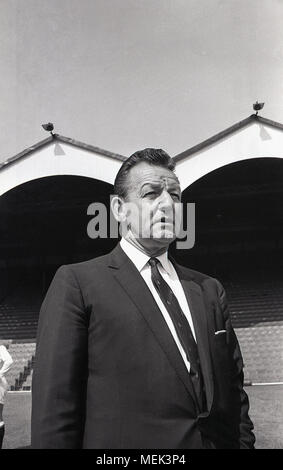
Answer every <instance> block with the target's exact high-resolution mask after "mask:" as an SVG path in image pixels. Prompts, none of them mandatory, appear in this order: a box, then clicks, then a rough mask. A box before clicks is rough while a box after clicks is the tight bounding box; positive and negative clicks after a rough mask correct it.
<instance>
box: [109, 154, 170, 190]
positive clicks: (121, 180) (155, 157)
mask: <svg viewBox="0 0 283 470" xmlns="http://www.w3.org/2000/svg"><path fill="white" fill-rule="evenodd" d="M142 162H145V163H148V164H149V165H153V166H161V167H163V168H167V169H168V170H171V171H174V170H175V162H174V160H173V158H171V157H170V155H168V153H166V152H165V151H164V150H162V149H153V148H146V149H144V150H138V151H137V152H135V153H133V154H132V155H131V156H130V157H129V158H127V160H126V161H125V162H124V163H123V164H122V166H121V168H120V170H119V171H118V173H117V175H116V178H115V182H114V193H115V194H116V195H117V196H119V197H122V198H123V199H126V197H127V194H128V190H129V184H128V176H129V172H130V170H131V169H132V168H133V167H134V166H136V165H137V164H138V163H142Z"/></svg>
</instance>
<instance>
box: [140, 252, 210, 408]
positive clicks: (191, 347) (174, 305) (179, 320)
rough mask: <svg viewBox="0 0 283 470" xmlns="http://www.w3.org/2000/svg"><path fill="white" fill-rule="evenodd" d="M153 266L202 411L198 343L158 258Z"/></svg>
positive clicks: (202, 392) (155, 285) (154, 279)
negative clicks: (160, 268) (166, 279)
mask: <svg viewBox="0 0 283 470" xmlns="http://www.w3.org/2000/svg"><path fill="white" fill-rule="evenodd" d="M148 263H149V265H150V267H151V280H152V283H153V285H154V287H155V289H156V290H157V292H158V294H159V297H160V298H161V300H162V302H163V304H164V306H165V308H166V310H167V312H168V313H169V315H170V317H171V320H172V322H173V324H174V327H175V330H176V333H177V335H178V338H179V340H180V343H181V345H182V347H183V349H184V351H185V353H186V356H187V359H188V361H189V363H190V377H191V380H192V384H193V388H194V391H195V395H196V397H195V398H196V402H197V405H198V407H199V410H200V411H203V410H204V408H205V394H204V390H203V379H202V374H201V369H200V361H199V354H198V348H197V343H196V341H195V339H194V337H193V334H192V330H191V327H190V325H189V322H188V320H187V318H186V317H185V315H184V313H183V311H182V309H181V307H180V305H179V302H178V300H177V298H176V296H175V295H174V293H173V291H172V290H171V288H170V287H169V285H168V284H167V282H166V281H164V279H163V277H162V276H161V274H160V272H159V270H158V267H157V264H158V263H159V260H158V259H157V258H150V259H149V261H148Z"/></svg>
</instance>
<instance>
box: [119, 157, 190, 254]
mask: <svg viewBox="0 0 283 470" xmlns="http://www.w3.org/2000/svg"><path fill="white" fill-rule="evenodd" d="M128 185H129V189H128V194H127V198H126V205H127V206H128V216H127V224H128V227H129V229H130V230H129V232H128V234H127V237H128V238H131V239H132V240H133V239H135V240H136V241H137V242H138V243H139V244H141V245H142V246H143V247H144V248H146V249H149V250H152V249H154V248H158V247H159V248H162V247H167V246H168V245H169V244H170V243H171V242H172V241H173V240H174V239H175V238H176V231H175V222H176V219H175V218H176V216H177V217H179V213H180V204H177V206H176V203H179V202H180V200H181V189H180V184H179V181H178V179H177V177H176V175H175V174H174V173H173V172H172V171H171V170H168V169H167V168H163V167H161V166H155V165H150V164H148V163H145V162H141V163H139V164H137V165H136V166H134V167H133V168H132V169H131V170H130V172H129V175H128ZM176 212H178V214H176ZM133 241H134V240H133Z"/></svg>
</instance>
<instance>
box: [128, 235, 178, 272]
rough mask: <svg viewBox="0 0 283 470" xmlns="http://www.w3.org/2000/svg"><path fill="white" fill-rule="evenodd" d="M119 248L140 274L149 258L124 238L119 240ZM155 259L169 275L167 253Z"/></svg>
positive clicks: (169, 268)
mask: <svg viewBox="0 0 283 470" xmlns="http://www.w3.org/2000/svg"><path fill="white" fill-rule="evenodd" d="M120 246H121V248H122V249H123V251H124V252H125V253H126V255H127V256H128V257H129V258H130V260H131V261H132V262H133V263H134V265H135V266H136V268H137V269H138V271H139V272H141V271H142V269H143V268H144V267H145V266H146V264H147V262H148V260H149V259H150V256H148V255H146V254H145V253H143V252H142V251H141V250H139V249H138V248H137V247H136V246H134V245H132V244H131V243H130V242H128V240H126V239H125V238H122V239H121V241H120ZM156 258H157V259H158V260H159V261H160V263H161V265H162V267H163V269H164V270H165V271H166V272H167V273H168V274H169V275H170V274H171V272H172V271H171V267H170V262H169V259H168V252H167V251H166V252H165V253H162V255H159V256H156Z"/></svg>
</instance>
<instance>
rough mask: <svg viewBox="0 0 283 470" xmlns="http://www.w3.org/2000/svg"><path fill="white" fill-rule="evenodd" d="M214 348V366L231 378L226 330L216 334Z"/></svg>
mask: <svg viewBox="0 0 283 470" xmlns="http://www.w3.org/2000/svg"><path fill="white" fill-rule="evenodd" d="M214 347H215V352H214V364H215V366H216V368H217V369H218V370H219V371H220V372H221V373H222V374H224V375H225V376H230V370H229V362H230V361H229V349H228V344H227V332H226V330H219V331H216V332H215V333H214Z"/></svg>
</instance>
